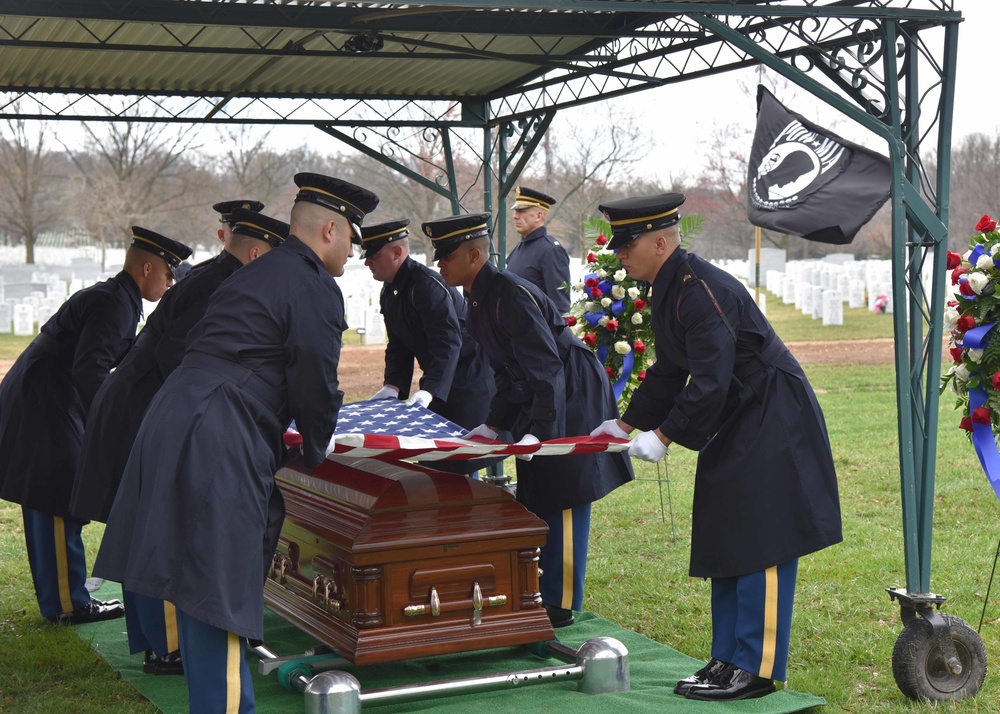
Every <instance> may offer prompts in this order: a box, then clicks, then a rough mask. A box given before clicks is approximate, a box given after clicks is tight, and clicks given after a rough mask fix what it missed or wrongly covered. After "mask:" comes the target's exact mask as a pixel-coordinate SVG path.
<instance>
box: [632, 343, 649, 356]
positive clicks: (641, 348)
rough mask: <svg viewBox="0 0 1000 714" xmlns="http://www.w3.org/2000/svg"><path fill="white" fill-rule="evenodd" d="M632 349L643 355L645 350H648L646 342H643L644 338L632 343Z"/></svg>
mask: <svg viewBox="0 0 1000 714" xmlns="http://www.w3.org/2000/svg"><path fill="white" fill-rule="evenodd" d="M632 351H633V352H635V353H636V354H637V355H641V354H642V353H643V352H645V351H646V343H645V342H643V341H642V340H636V341H635V342H634V343H633V344H632Z"/></svg>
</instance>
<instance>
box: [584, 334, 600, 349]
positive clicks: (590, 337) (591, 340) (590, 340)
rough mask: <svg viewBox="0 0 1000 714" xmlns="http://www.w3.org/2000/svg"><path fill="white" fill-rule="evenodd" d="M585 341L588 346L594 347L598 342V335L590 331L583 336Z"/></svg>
mask: <svg viewBox="0 0 1000 714" xmlns="http://www.w3.org/2000/svg"><path fill="white" fill-rule="evenodd" d="M583 341H584V343H586V345H587V346H588V347H593V346H594V345H595V344H596V343H597V337H596V336H595V335H594V333H593V332H588V333H587V334H586V335H584V336H583Z"/></svg>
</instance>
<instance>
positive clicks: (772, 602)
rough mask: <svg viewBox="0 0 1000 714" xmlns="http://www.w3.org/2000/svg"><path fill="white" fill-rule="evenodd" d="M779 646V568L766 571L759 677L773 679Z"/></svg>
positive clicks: (775, 567)
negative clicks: (775, 657) (772, 674)
mask: <svg viewBox="0 0 1000 714" xmlns="http://www.w3.org/2000/svg"><path fill="white" fill-rule="evenodd" d="M777 646H778V566H774V567H771V568H768V569H767V570H765V571H764V642H763V646H762V648H761V658H760V672H759V673H758V674H759V676H761V677H763V678H764V679H770V678H771V672H772V671H774V653H775V650H776V649H777Z"/></svg>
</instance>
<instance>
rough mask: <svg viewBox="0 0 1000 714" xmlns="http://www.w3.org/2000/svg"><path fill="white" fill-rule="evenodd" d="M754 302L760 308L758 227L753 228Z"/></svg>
mask: <svg viewBox="0 0 1000 714" xmlns="http://www.w3.org/2000/svg"><path fill="white" fill-rule="evenodd" d="M753 236H754V249H755V253H754V254H755V258H754V276H755V277H754V293H753V296H754V301H755V302H756V303H757V307H760V226H754V231H753Z"/></svg>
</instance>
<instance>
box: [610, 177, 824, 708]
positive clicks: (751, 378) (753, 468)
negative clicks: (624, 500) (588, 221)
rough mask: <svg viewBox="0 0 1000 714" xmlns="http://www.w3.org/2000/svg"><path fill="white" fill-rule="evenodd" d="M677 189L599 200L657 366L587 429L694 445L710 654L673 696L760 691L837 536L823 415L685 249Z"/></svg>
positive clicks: (695, 538) (638, 440)
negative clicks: (648, 320) (806, 564)
mask: <svg viewBox="0 0 1000 714" xmlns="http://www.w3.org/2000/svg"><path fill="white" fill-rule="evenodd" d="M683 203H684V195H683V194H680V193H665V194H658V195H653V196H639V197H635V198H628V199H623V200H620V201H611V202H608V203H605V204H604V205H602V206H600V210H601V211H602V212H603V213H604V215H605V216H606V217H607V219H608V221H610V223H611V226H612V232H613V235H612V238H611V241H610V242H609V244H608V248H609V249H610V250H615V251H617V252H618V258H619V260H620V261H621V264H622V267H623V268H625V270H627V271H628V274H629V275H630V276H632V277H633V278H635V279H636V280H646V281H649V282H650V283H651V284H652V326H653V333H654V335H655V336H656V345H655V348H656V363H655V364H654V365H653V366H652V367H650V368H649V370H647V372H646V378H645V380H644V381H643V382H642V384H640V385H639V387H638V389H637V390H636V391H635V393H634V394H633V395H632V401H631V403H630V404H629V407H628V409H626V411H625V414H623V415H622V417H621V419H618V420H609V421H607V422H605V423H604V424H602V425H601V427H599V428H598V429H596V430H595V431H594V432H593V435H595V436H596V435H598V434H610V435H612V436H618V437H627V436H628V435H629V434H630V433H631V432H632V431H633V429H640V430H642V433H640V434H638V435H637V436H636V437H635V438H634V439H633V440H632V444H631V446H630V449H629V452H630V453H631V454H632V456H635V457H638V458H640V459H644V460H646V461H659V460H660V459H661V458H663V456H664V455H665V454H666V452H667V446H668V445H669V444H671V443H673V442H676V443H678V444H680V445H681V446H684V447H685V448H689V449H693V450H695V451H698V452H699V454H698V467H697V471H696V473H695V485H694V510H693V516H692V527H691V565H690V574H691V577H696V578H711V580H712V659H711V660H710V661H709V663H708V664H707V665H706V666H705V667H703V668H702V669H700V670H699V671H698V672H696V673H695V674H693V675H692V676H690V677H688V678H686V679H683V680H681V681H679V682H678V683H677V685H676V687H675V688H674V692H675V693H677V694H681V695H684V696H686V697H688V698H689V699H700V700H713V701H714V700H720V701H721V700H731V699H748V698H751V697H760V696H764V695H766V694H770V693H771V692H773V691H775V686H774V680H782V681H783V680H784V679H785V668H786V665H787V662H788V648H789V641H790V630H791V624H792V600H793V597H794V594H795V580H796V573H797V568H798V559H799V558H800V557H802V556H804V555H807V554H809V553H813V552H815V551H818V550H820V549H822V548H826V547H827V546H830V545H833V544H835V543H839V542H840V541H841V540H842V536H841V522H840V501H839V497H838V493H837V476H836V473H835V472H834V465H833V456H832V454H831V451H830V441H829V438H828V436H827V432H826V424H825V422H824V420H823V413H822V412H821V411H820V407H819V404H818V403H817V401H816V396H815V394H814V393H813V390H812V387H810V385H809V382H808V380H807V379H806V376H805V374H804V373H803V372H802V368H801V367H800V366H799V364H798V362H796V360H795V358H794V357H792V355H791V353H789V351H788V350H787V349H786V348H785V345H784V344H783V343H782V342H781V340H780V339H779V338H778V336H777V335H776V334H775V333H774V330H773V329H772V328H771V325H770V324H769V323H768V321H767V319H766V318H765V317H764V316H763V315H762V314H761V312H760V310H759V309H758V308H757V306H756V304H754V301H753V299H752V298H751V297H750V295H749V293H748V292H747V290H746V288H745V287H744V286H743V284H742V283H740V282H739V281H738V280H736V279H735V278H734V277H732V276H731V275H729V274H728V273H726V272H725V271H723V270H721V269H719V268H717V267H715V266H713V265H712V264H711V263H709V262H707V261H705V260H702V259H701V258H699V257H698V256H696V255H694V254H691V253H688V252H686V251H685V250H683V249H682V248H681V247H680V233H679V226H678V225H677V224H678V222H679V221H680V214H679V209H680V206H681V204H683Z"/></svg>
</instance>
